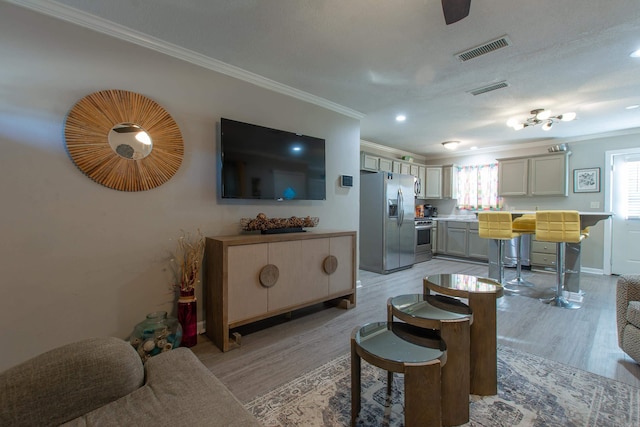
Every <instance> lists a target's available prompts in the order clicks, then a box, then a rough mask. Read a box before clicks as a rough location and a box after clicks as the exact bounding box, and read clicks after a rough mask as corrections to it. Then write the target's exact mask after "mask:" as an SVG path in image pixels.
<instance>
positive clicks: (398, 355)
mask: <svg viewBox="0 0 640 427" xmlns="http://www.w3.org/2000/svg"><path fill="white" fill-rule="evenodd" d="M361 359H364V360H365V361H367V362H368V363H370V364H372V365H374V366H377V367H379V368H381V369H384V370H386V371H388V375H387V394H389V395H390V394H391V387H392V382H393V373H394V372H398V373H402V374H404V403H405V405H404V406H405V408H404V421H405V426H407V427H412V426H426V427H429V426H440V425H441V424H442V421H441V408H440V401H441V394H440V376H441V375H440V368H441V366H442V365H445V363H446V360H447V350H446V345H445V343H444V341H443V340H442V339H441V338H440V337H439V336H438V334H437V333H436V331H434V330H430V329H423V328H419V327H416V326H413V325H409V324H406V323H400V322H374V323H368V324H366V325H364V326H358V327H357V328H355V329H354V330H353V332H352V333H351V425H352V426H355V425H356V421H357V418H358V414H359V413H360V408H361V399H360V392H361V390H360V389H361V382H360V370H361Z"/></svg>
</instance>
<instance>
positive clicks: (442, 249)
mask: <svg viewBox="0 0 640 427" xmlns="http://www.w3.org/2000/svg"><path fill="white" fill-rule="evenodd" d="M434 224H437V225H436V227H437V231H436V232H437V236H438V237H437V239H436V244H437V246H436V252H437V253H438V254H446V253H447V223H446V221H434Z"/></svg>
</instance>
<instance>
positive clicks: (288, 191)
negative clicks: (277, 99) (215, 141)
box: [220, 118, 326, 201]
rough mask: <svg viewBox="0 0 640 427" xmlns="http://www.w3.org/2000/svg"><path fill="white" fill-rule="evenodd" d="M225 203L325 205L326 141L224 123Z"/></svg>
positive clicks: (242, 124)
mask: <svg viewBox="0 0 640 427" xmlns="http://www.w3.org/2000/svg"><path fill="white" fill-rule="evenodd" d="M220 130H221V155H222V171H221V175H220V176H221V179H222V182H221V185H222V189H221V191H222V198H223V199H263V200H264V199H267V200H280V201H282V200H325V199H326V176H325V174H326V169H325V141H324V139H321V138H315V137H312V136H306V135H300V134H297V133H293V132H286V131H282V130H277V129H270V128H266V127H262V126H257V125H252V124H249V123H242V122H238V121H235V120H230V119H225V118H222V119H220Z"/></svg>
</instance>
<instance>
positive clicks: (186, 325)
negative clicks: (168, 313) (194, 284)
mask: <svg viewBox="0 0 640 427" xmlns="http://www.w3.org/2000/svg"><path fill="white" fill-rule="evenodd" d="M197 308H198V307H197V300H196V296H195V290H194V289H191V290H190V291H180V298H178V321H179V322H180V324H181V325H182V342H181V345H182V346H183V347H193V346H194V345H196V344H197V343H198V310H197Z"/></svg>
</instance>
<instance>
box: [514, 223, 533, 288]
mask: <svg viewBox="0 0 640 427" xmlns="http://www.w3.org/2000/svg"><path fill="white" fill-rule="evenodd" d="M511 229H512V230H513V231H514V232H516V233H520V237H517V239H518V249H517V250H518V256H517V264H516V278H515V279H513V280H509V281H508V282H507V284H509V285H513V286H525V287H528V288H530V287H532V286H534V285H533V283H531V282H529V281H527V280H525V279H524V278H523V277H522V240H523V239H522V235H523V234H535V233H536V215H535V214H524V215H522V216H519V217H518V218H516V219H514V220H513V222H512V223H511ZM508 290H510V291H514V292H517V291H518V289H517V288H515V289H514V288H508Z"/></svg>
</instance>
